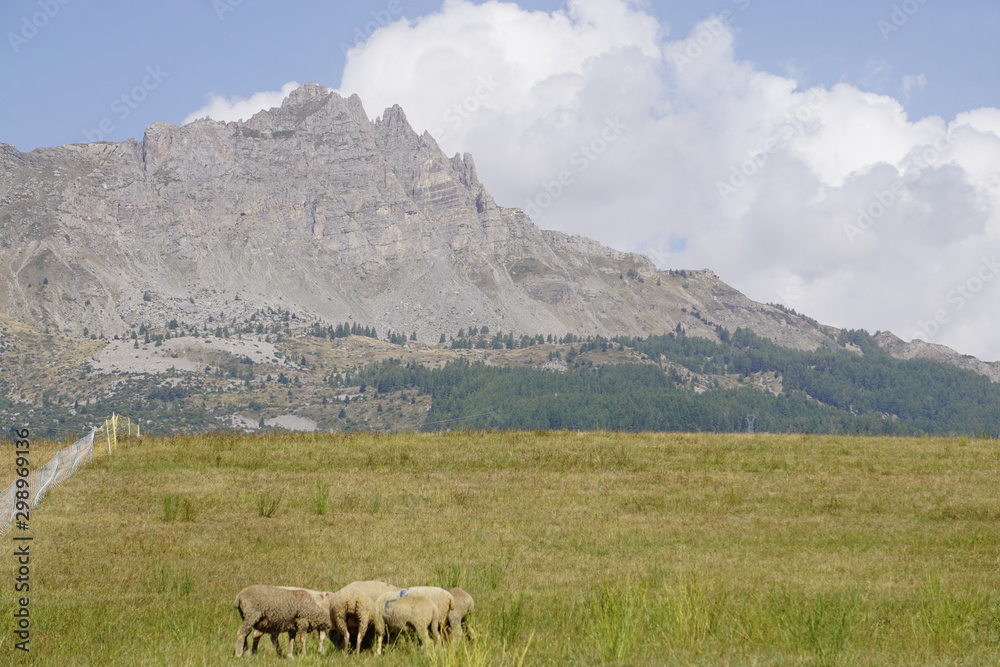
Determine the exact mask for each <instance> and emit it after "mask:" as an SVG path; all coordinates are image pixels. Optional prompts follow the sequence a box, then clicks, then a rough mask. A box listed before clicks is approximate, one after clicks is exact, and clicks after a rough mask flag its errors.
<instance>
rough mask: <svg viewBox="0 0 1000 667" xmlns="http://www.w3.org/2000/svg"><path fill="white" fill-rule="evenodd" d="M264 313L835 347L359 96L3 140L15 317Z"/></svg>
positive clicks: (828, 331)
mask: <svg viewBox="0 0 1000 667" xmlns="http://www.w3.org/2000/svg"><path fill="white" fill-rule="evenodd" d="M267 307H271V308H275V309H277V308H281V309H282V310H291V311H292V312H293V313H296V314H297V316H298V317H304V318H307V319H316V320H319V321H322V322H325V323H339V322H344V321H354V322H357V323H359V324H360V325H366V326H367V325H371V326H374V327H375V328H376V329H377V330H378V331H379V333H380V334H384V333H385V332H386V330H393V331H397V332H405V333H409V332H412V331H415V332H416V333H417V335H418V337H419V338H420V339H421V340H423V341H426V342H436V341H437V339H438V337H439V336H440V334H441V333H447V334H453V333H454V332H455V331H456V330H457V329H458V328H459V327H468V326H483V325H486V326H489V327H490V329H491V330H493V331H512V332H515V333H518V334H521V333H528V334H537V333H542V334H550V333H551V334H559V335H562V334H565V333H567V332H573V333H576V334H580V335H589V334H602V335H616V334H629V335H643V336H645V335H649V334H658V333H664V332H668V331H672V330H674V329H675V328H676V327H677V326H678V325H681V326H682V327H684V328H685V329H686V330H687V331H688V332H689V333H693V334H694V333H698V334H702V335H711V332H712V331H713V329H714V326H715V325H716V324H718V325H722V326H725V327H727V328H730V329H734V328H735V327H737V326H744V327H749V328H752V329H754V330H755V331H757V332H758V333H759V334H761V335H764V336H767V337H769V338H771V339H773V340H775V341H776V342H778V343H780V344H782V345H786V346H790V347H797V348H815V347H817V346H820V345H834V344H835V343H834V342H833V338H835V337H836V330H834V329H832V328H829V327H822V326H820V325H817V324H816V323H815V322H813V321H811V320H809V319H808V318H803V317H800V316H798V315H795V314H793V313H787V312H784V311H782V310H779V309H776V308H773V307H771V306H765V305H762V304H758V303H755V302H753V301H751V300H749V299H747V298H746V297H744V296H743V295H742V294H740V293H739V292H737V291H736V290H734V289H732V288H731V287H729V286H727V285H726V284H724V283H723V282H722V281H720V280H719V279H718V278H717V277H716V276H715V275H714V274H713V273H711V272H710V271H695V272H687V271H685V272H662V271H658V270H657V269H656V268H655V267H654V266H653V265H652V264H651V263H650V262H649V261H648V260H647V259H646V258H644V257H642V256H639V255H633V254H627V253H621V252H617V251H615V250H612V249H609V248H606V247H603V246H601V245H599V244H598V243H596V242H594V241H590V240H588V239H584V238H581V237H577V236H567V235H564V234H560V233H556V232H549V231H542V230H539V229H538V228H537V227H536V226H535V225H534V224H532V222H531V220H530V219H529V218H528V217H527V216H526V215H525V214H524V213H523V212H522V211H520V210H518V209H507V208H502V207H500V206H498V205H497V204H496V202H495V201H494V200H493V198H492V197H491V196H490V194H489V193H488V192H487V191H486V189H485V188H484V187H483V184H482V183H480V181H479V179H478V177H477V175H476V167H475V164H474V162H473V159H472V156H471V155H468V154H466V155H464V156H459V155H456V156H454V157H452V158H448V157H447V156H445V155H444V154H443V153H442V152H441V150H440V149H439V148H438V146H437V145H436V143H435V142H434V140H433V139H432V138H431V137H430V136H429V135H428V134H424V135H423V136H419V135H417V134H416V133H415V132H414V131H413V129H412V128H411V127H410V126H409V124H408V123H407V121H406V117H405V115H404V113H403V111H402V109H400V108H399V107H392V108H390V109H387V110H385V112H384V113H383V115H382V117H381V118H379V119H377V120H376V121H375V122H371V121H369V119H368V116H367V114H366V113H365V111H364V109H363V107H362V103H361V100H360V99H359V98H358V97H357V96H352V97H350V98H347V99H344V98H343V97H341V96H340V95H338V94H337V93H335V92H331V91H329V90H327V89H325V88H323V87H322V86H318V85H316V84H307V85H305V86H302V87H301V88H299V89H298V90H296V91H294V92H293V93H292V94H291V95H290V96H289V97H288V98H287V99H285V100H284V102H283V104H282V105H281V107H279V108H274V109H270V110H267V111H262V112H260V113H258V114H257V115H255V116H254V117H253V118H251V119H250V120H248V121H246V122H232V123H223V122H215V121H211V120H200V121H196V122H193V123H190V124H188V125H185V126H183V127H176V126H173V125H170V124H167V123H154V124H153V125H150V126H149V127H148V128H147V130H146V133H145V136H144V138H143V140H142V141H141V142H139V141H135V140H128V141H124V142H121V143H108V142H98V143H93V144H86V145H84V144H74V145H67V146H59V147H54V148H44V149H38V150H35V151H32V152H30V153H20V152H18V151H17V150H16V149H15V148H14V147H12V146H8V145H4V144H0V315H3V316H5V317H6V318H8V319H13V320H17V321H21V322H24V323H28V324H31V325H33V326H35V327H38V328H42V327H50V328H52V329H56V330H62V331H64V332H67V333H70V334H73V335H79V334H81V333H82V332H83V330H84V328H85V327H86V328H88V330H89V331H90V332H92V333H102V334H104V335H106V336H111V335H112V334H115V333H122V332H123V331H124V330H126V329H127V328H129V327H131V326H135V325H137V324H140V323H146V324H149V325H152V326H163V325H164V324H166V323H167V322H168V321H169V320H171V319H177V320H179V321H180V322H182V323H186V324H189V325H190V324H199V325H201V324H204V323H207V322H209V321H210V320H209V318H210V317H211V318H213V319H214V320H215V321H218V320H219V319H220V318H221V319H222V320H223V321H228V320H230V319H242V318H245V317H247V316H249V315H250V314H251V313H253V312H254V311H255V310H257V309H258V308H267ZM831 336H832V338H831Z"/></svg>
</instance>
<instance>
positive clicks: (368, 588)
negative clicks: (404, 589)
mask: <svg viewBox="0 0 1000 667" xmlns="http://www.w3.org/2000/svg"><path fill="white" fill-rule="evenodd" d="M347 585H348V586H351V587H353V588H358V589H361V590H362V591H364V592H365V594H366V595H367V596H368V597H370V598H371V599H372V602H375V600H378V596H380V595H382V594H383V593H395V592H397V591H399V590H400V589H399V586H393V585H392V584H387V583H385V582H384V581H379V580H378V579H372V580H369V581H352V582H351V583H349V584H347ZM345 588H346V587H345Z"/></svg>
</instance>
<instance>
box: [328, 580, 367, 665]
mask: <svg viewBox="0 0 1000 667" xmlns="http://www.w3.org/2000/svg"><path fill="white" fill-rule="evenodd" d="M329 609H330V616H331V618H332V619H333V623H334V625H335V626H336V627H337V631H338V632H339V633H340V634H341V635H343V637H344V653H347V652H348V651H349V650H350V647H351V637H350V632H349V630H348V627H347V619H348V617H349V616H353V617H354V618H355V619H356V620H357V653H360V652H361V640H362V639H364V637H365V633H366V632H368V625H369V623H375V618H376V616H378V612H377V610H376V608H375V601H374V600H372V599H371V598H370V597H369V596H368V594H367V593H366V592H365V591H364V590H363V589H361V588H358V587H356V586H352V585H351V584H348V585H347V586H344V587H343V588H341V589H340V590H339V591H337V592H336V593H334V594H333V595H332V597H331V599H330V604H329Z"/></svg>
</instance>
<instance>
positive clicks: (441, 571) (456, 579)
mask: <svg viewBox="0 0 1000 667" xmlns="http://www.w3.org/2000/svg"><path fill="white" fill-rule="evenodd" d="M465 585H466V583H465V567H463V566H462V565H460V564H458V563H451V564H450V565H448V566H447V567H439V568H437V570H435V572H434V577H433V578H432V579H431V586H438V587H439V588H461V587H463V586H465Z"/></svg>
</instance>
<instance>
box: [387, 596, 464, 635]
mask: <svg viewBox="0 0 1000 667" xmlns="http://www.w3.org/2000/svg"><path fill="white" fill-rule="evenodd" d="M395 595H397V596H398V597H401V598H402V597H407V596H409V595H419V596H421V597H425V598H429V599H430V601H431V602H433V603H434V604H435V605H436V606H437V608H438V618H440V619H441V624H442V625H444V624H445V623H449V622H450V621H451V617H452V611H453V610H454V609H455V598H453V597H452V596H451V593H449V592H448V591H446V590H445V589H443V588H438V587H437V586H410V587H409V588H404V589H402V590H401V591H399V592H398V593H396V594H395ZM459 630H460V627H459V628H455V627H452V631H453V632H457V631H459Z"/></svg>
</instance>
